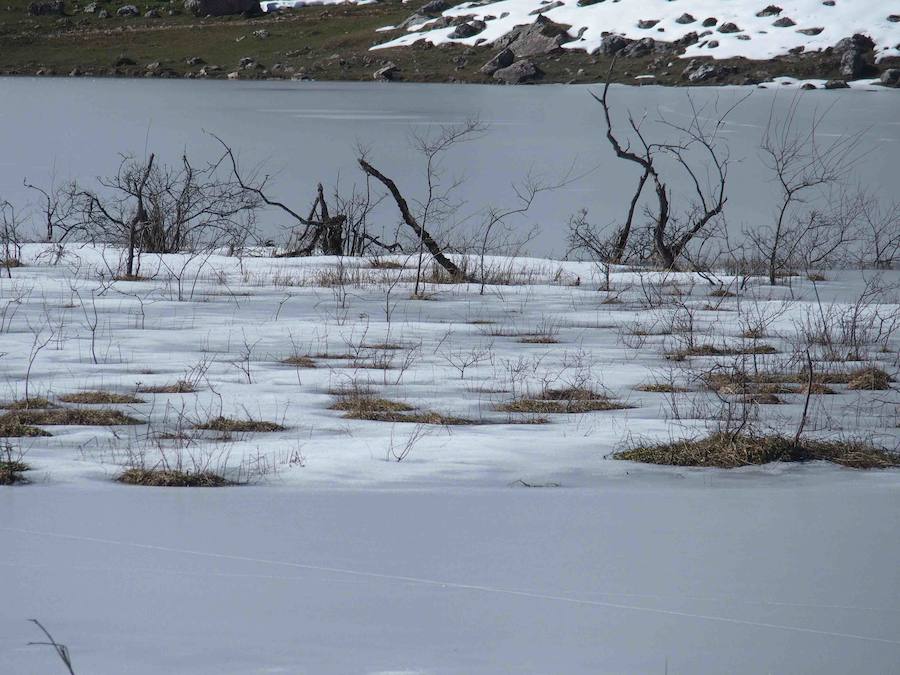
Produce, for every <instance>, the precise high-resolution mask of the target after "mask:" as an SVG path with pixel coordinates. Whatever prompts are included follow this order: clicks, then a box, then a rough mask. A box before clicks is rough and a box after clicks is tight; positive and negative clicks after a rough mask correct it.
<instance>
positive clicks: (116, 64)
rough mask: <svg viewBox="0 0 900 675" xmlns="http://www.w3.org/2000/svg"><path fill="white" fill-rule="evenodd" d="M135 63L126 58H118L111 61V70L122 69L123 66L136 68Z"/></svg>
mask: <svg viewBox="0 0 900 675" xmlns="http://www.w3.org/2000/svg"><path fill="white" fill-rule="evenodd" d="M136 65H137V61H135V60H134V59H132V58H129V57H127V56H120V57H119V58H117V59H116V60H115V61H113V68H122V67H123V66H136Z"/></svg>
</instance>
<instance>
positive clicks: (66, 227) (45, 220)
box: [24, 179, 80, 242]
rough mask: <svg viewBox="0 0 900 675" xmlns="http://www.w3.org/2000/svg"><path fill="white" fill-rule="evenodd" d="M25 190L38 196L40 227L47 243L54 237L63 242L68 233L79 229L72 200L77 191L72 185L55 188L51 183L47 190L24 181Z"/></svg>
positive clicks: (75, 204) (76, 209)
mask: <svg viewBox="0 0 900 675" xmlns="http://www.w3.org/2000/svg"><path fill="white" fill-rule="evenodd" d="M24 185H25V187H26V188H28V189H29V190H31V191H32V192H35V193H37V194H38V195H39V201H40V214H41V220H42V223H41V224H42V226H43V229H44V232H45V233H46V237H47V241H48V242H52V241H53V240H54V237H56V239H57V241H58V242H62V241H64V240H65V239H66V238H67V237H68V236H69V234H70V233H72V232H74V231H75V230H77V229H78V227H79V224H80V222H79V220H78V218H77V216H78V203H77V200H76V199H75V198H74V195H75V194H77V192H78V190H77V188H76V187H74V186H73V185H62V186H56V185H54V183H53V181H51V183H50V186H49V187H47V188H43V187H40V186H38V185H34V184H32V183H29V182H28V179H25V181H24Z"/></svg>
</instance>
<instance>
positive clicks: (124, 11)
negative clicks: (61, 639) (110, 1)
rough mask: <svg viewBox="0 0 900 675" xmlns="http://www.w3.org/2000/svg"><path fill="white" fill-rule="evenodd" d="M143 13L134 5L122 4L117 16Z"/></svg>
mask: <svg viewBox="0 0 900 675" xmlns="http://www.w3.org/2000/svg"><path fill="white" fill-rule="evenodd" d="M140 15H141V13H140V11H138V8H137V7H135V6H134V5H122V6H121V7H119V9H117V10H116V16H140Z"/></svg>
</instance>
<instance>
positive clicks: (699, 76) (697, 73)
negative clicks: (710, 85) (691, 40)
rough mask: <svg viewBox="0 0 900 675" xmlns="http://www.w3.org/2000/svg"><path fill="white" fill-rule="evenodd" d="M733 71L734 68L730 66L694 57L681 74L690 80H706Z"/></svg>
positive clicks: (720, 76) (723, 75)
mask: <svg viewBox="0 0 900 675" xmlns="http://www.w3.org/2000/svg"><path fill="white" fill-rule="evenodd" d="M733 71H734V69H733V68H731V67H729V66H722V65H719V64H716V63H709V62H701V61H697V60H696V59H694V60H692V61H691V62H690V63H689V64H688V65H687V68H685V69H684V70H683V71H682V72H681V76H682V77H683V78H684V79H686V80H687V81H688V82H706V81H707V80H713V79H718V78H722V77H725V76H726V75H730V74H731V73H732V72H733Z"/></svg>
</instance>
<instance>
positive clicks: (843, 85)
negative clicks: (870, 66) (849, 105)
mask: <svg viewBox="0 0 900 675" xmlns="http://www.w3.org/2000/svg"><path fill="white" fill-rule="evenodd" d="M825 88H826V89H849V88H850V85H849V84H847V82H846V81H845V80H828V82H826V83H825Z"/></svg>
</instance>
